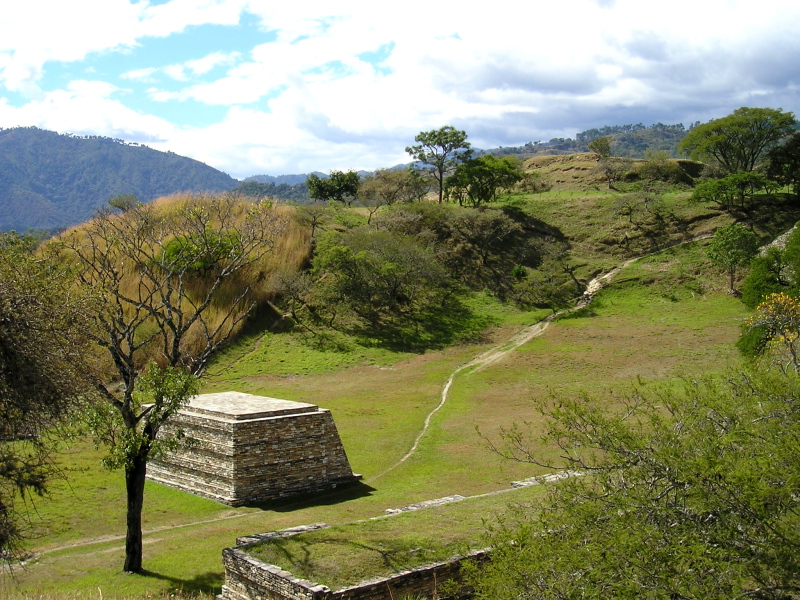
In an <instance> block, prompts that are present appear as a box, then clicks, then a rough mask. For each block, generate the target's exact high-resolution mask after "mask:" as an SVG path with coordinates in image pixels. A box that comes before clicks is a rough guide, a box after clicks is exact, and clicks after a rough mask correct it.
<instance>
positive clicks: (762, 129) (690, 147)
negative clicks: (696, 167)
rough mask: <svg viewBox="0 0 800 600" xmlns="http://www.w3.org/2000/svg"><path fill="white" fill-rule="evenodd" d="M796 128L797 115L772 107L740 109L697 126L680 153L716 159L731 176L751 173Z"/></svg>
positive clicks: (683, 141) (701, 158) (688, 135)
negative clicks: (732, 174) (795, 116)
mask: <svg viewBox="0 0 800 600" xmlns="http://www.w3.org/2000/svg"><path fill="white" fill-rule="evenodd" d="M794 125H795V118H794V114H793V113H791V112H783V111H782V110H781V109H773V108H747V107H742V108H738V109H736V110H735V111H733V113H731V114H730V115H728V116H727V117H723V118H721V119H715V120H713V121H709V122H708V123H705V124H703V125H698V126H697V127H694V128H693V129H692V130H691V131H689V133H688V134H687V135H686V137H684V138H683V140H681V142H680V145H679V149H680V151H681V152H683V153H685V154H688V155H690V156H691V157H692V158H695V159H699V160H706V161H707V160H709V159H713V160H715V161H716V162H718V163H719V164H720V165H721V166H722V167H723V168H724V169H725V170H727V171H728V173H737V172H739V171H745V172H749V171H752V170H753V169H755V168H756V167H757V166H758V165H759V164H760V162H761V159H762V158H763V156H764V155H765V154H766V153H767V152H768V151H769V150H771V149H772V148H774V147H775V146H777V145H778V144H780V143H781V141H782V140H784V138H786V137H787V136H788V135H789V134H790V133H791V132H792V129H793V127H794Z"/></svg>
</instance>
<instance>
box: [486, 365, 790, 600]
mask: <svg viewBox="0 0 800 600" xmlns="http://www.w3.org/2000/svg"><path fill="white" fill-rule="evenodd" d="M798 398H800V381H798V378H797V377H796V376H795V375H794V374H793V373H790V374H788V375H782V374H775V373H760V374H758V373H757V374H733V375H731V376H729V377H726V378H725V380H724V381H723V382H719V381H713V380H708V379H701V380H699V381H698V380H694V381H686V382H685V383H684V385H683V387H682V388H676V387H675V386H671V387H665V388H659V389H655V390H648V389H647V388H644V389H639V390H637V391H636V392H635V393H633V394H629V395H627V396H626V397H623V398H622V399H621V402H619V403H617V404H616V405H615V407H614V408H609V407H608V403H607V402H605V401H603V402H600V401H597V400H596V399H591V398H575V399H559V400H558V402H557V403H555V404H554V406H553V407H552V408H550V409H547V410H546V411H545V412H546V414H547V416H548V417H549V422H548V424H547V425H546V427H547V434H546V437H545V438H544V440H542V441H540V440H541V438H540V435H539V434H538V433H537V434H536V435H535V436H533V435H531V434H530V433H529V432H528V431H527V430H526V429H525V428H517V429H512V430H509V431H506V432H505V441H504V442H502V443H497V444H496V446H497V447H498V449H499V451H500V452H502V453H503V454H504V455H505V456H506V457H507V458H509V459H512V460H518V461H522V462H531V463H535V464H539V465H542V464H544V466H547V467H550V468H556V469H557V470H558V471H559V472H560V473H562V474H563V475H565V476H567V477H566V478H565V479H564V480H563V481H561V482H560V483H558V484H554V485H553V486H552V487H551V489H550V496H549V497H547V498H546V499H545V500H544V501H543V506H535V507H521V509H520V510H519V511H518V512H517V514H516V516H515V517H511V518H506V519H505V520H504V521H502V522H501V523H500V524H499V526H497V527H495V528H494V529H493V530H492V533H491V535H490V536H489V538H488V540H487V542H488V544H489V545H491V546H492V547H493V549H492V551H491V560H489V561H486V562H485V563H483V564H481V565H477V566H475V567H474V568H473V570H472V575H473V577H472V578H471V579H472V581H471V583H473V584H474V586H475V588H476V591H477V594H476V595H477V598H484V599H489V598H491V599H492V600H506V599H507V600H511V599H514V600H518V599H519V598H527V599H540V598H541V599H545V598H546V599H564V598H585V599H594V598H596V599H598V600H599V599H605V598H645V599H648V598H652V599H657V598H658V599H660V598H681V599H687V600H688V599H697V600H706V599H720V600H721V599H728V598H748V597H750V598H762V599H771V600H784V599H788V598H795V597H797V594H798V591H800V552H798V550H799V549H800V447H798V445H797V442H796V440H797V439H798V436H800V402H798ZM543 410H544V409H543ZM542 442H544V443H545V444H547V445H548V446H550V447H552V446H553V445H555V446H556V447H557V448H559V450H560V451H559V452H558V455H559V457H560V459H559V461H558V462H556V463H554V464H550V463H546V462H545V461H543V460H541V459H540V458H539V457H541V456H543V455H546V454H545V453H544V449H543V448H542V447H541V444H542Z"/></svg>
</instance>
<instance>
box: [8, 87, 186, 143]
mask: <svg viewBox="0 0 800 600" xmlns="http://www.w3.org/2000/svg"><path fill="white" fill-rule="evenodd" d="M117 91H119V89H118V88H116V87H115V86H113V85H110V84H108V83H106V82H102V81H83V80H79V81H73V82H71V83H70V84H69V85H68V86H67V89H65V90H58V91H55V92H48V93H46V94H44V95H43V97H42V98H41V99H39V100H35V101H32V102H29V103H28V104H26V105H25V106H23V107H21V108H15V107H12V106H10V105H9V104H8V103H5V104H2V105H0V123H2V124H3V126H4V127H13V126H23V125H25V126H28V125H34V126H36V127H40V128H42V129H50V130H53V131H58V132H60V133H68V132H69V133H76V134H87V135H88V134H93V135H104V136H108V137H114V138H121V139H124V140H126V141H135V142H147V143H150V142H154V141H158V140H165V139H171V138H172V137H173V136H174V135H175V127H174V126H172V125H171V124H170V123H168V122H167V121H164V120H163V119H159V118H157V117H153V116H151V115H144V114H141V113H139V112H137V111H135V110H132V109H130V108H128V107H127V106H125V105H124V104H122V103H121V102H120V101H118V100H115V99H113V98H112V96H113V95H114V94H115V92H117Z"/></svg>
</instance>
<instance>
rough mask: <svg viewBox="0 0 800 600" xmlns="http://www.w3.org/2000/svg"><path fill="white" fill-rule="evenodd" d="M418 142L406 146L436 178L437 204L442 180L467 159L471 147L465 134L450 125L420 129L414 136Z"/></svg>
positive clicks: (470, 152) (441, 194)
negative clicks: (432, 128) (425, 129)
mask: <svg viewBox="0 0 800 600" xmlns="http://www.w3.org/2000/svg"><path fill="white" fill-rule="evenodd" d="M414 141H415V142H418V143H417V144H416V145H414V146H407V147H406V152H408V153H409V154H410V155H411V156H412V158H414V159H415V160H417V161H419V162H421V163H422V164H425V165H428V166H429V167H430V169H429V171H430V173H431V174H432V176H433V178H434V179H435V180H436V184H437V188H438V190H437V191H438V193H439V204H441V203H442V200H443V199H444V182H445V179H446V178H447V176H448V175H449V174H450V172H451V171H452V170H453V169H455V168H456V166H458V164H459V163H461V162H463V161H465V160H467V159H469V157H470V156H471V154H472V148H471V145H470V143H469V142H468V141H467V134H466V133H465V132H464V131H461V130H459V129H456V128H455V127H453V126H452V125H445V126H444V127H442V128H440V129H434V130H431V131H422V132H420V133H419V134H417V136H416V137H415V138H414Z"/></svg>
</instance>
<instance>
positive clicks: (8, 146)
mask: <svg viewBox="0 0 800 600" xmlns="http://www.w3.org/2000/svg"><path fill="white" fill-rule="evenodd" d="M238 183H239V182H238V181H237V180H236V179H234V178H233V177H231V176H229V175H227V174H225V173H223V172H221V171H218V170H217V169H214V168H212V167H209V166H208V165H206V164H203V163H201V162H199V161H196V160H193V159H191V158H186V157H183V156H178V155H177V154H175V153H173V152H160V151H158V150H154V149H152V148H148V147H147V146H144V145H139V144H133V143H126V142H124V141H123V140H118V139H111V138H106V137H100V136H87V137H79V136H74V135H63V134H58V133H56V132H53V131H46V130H43V129H38V128H36V127H17V128H13V129H2V130H0V231H7V230H11V229H16V230H18V231H24V230H26V229H29V228H35V229H47V230H55V229H61V228H65V227H69V226H71V225H75V224H77V223H81V222H83V221H86V220H87V219H89V218H90V217H91V216H92V214H93V213H94V211H95V210H96V209H97V208H99V207H101V206H103V205H105V204H106V203H107V202H108V201H109V200H110V199H111V198H113V197H114V196H118V195H122V194H133V195H135V196H136V197H137V198H138V199H139V200H140V201H142V202H148V201H150V200H153V199H155V198H158V197H160V196H166V195H169V194H175V193H179V192H222V191H226V190H230V189H233V188H234V187H236V185H237V184H238Z"/></svg>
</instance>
